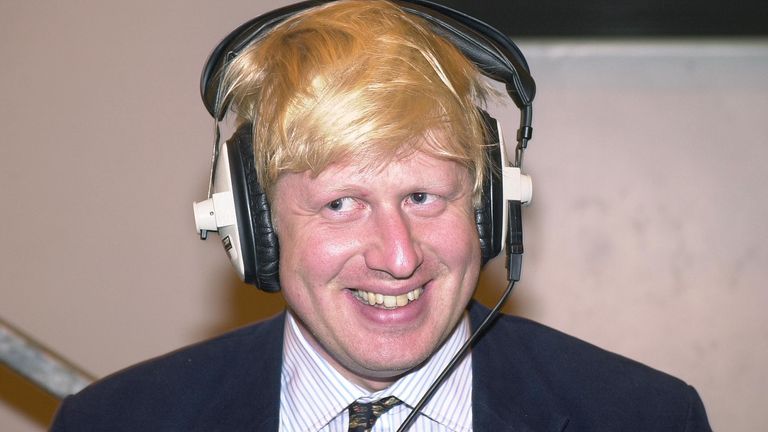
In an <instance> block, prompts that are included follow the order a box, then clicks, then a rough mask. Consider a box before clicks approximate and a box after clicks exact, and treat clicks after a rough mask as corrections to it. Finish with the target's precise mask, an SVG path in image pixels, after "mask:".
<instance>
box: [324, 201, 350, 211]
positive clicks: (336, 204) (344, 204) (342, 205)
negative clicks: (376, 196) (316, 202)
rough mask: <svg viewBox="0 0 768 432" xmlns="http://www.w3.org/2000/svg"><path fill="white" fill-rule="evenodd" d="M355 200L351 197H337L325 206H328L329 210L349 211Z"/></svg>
mask: <svg viewBox="0 0 768 432" xmlns="http://www.w3.org/2000/svg"><path fill="white" fill-rule="evenodd" d="M354 205H355V201H354V200H353V199H352V198H349V197H344V198H337V199H335V200H333V201H331V202H329V203H328V204H326V205H325V207H326V208H328V209H329V210H331V211H334V212H343V211H349V210H352V209H353V208H354Z"/></svg>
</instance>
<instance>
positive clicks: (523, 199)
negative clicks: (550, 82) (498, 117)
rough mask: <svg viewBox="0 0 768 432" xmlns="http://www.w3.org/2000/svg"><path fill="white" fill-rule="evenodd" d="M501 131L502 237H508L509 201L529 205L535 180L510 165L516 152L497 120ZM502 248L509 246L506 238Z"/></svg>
mask: <svg viewBox="0 0 768 432" xmlns="http://www.w3.org/2000/svg"><path fill="white" fill-rule="evenodd" d="M496 126H497V128H498V131H499V147H500V150H501V151H500V153H501V177H502V196H503V198H504V205H503V214H502V224H501V227H502V228H501V229H502V231H501V235H502V237H501V238H502V239H506V238H507V231H508V230H509V217H510V216H509V208H508V206H507V203H508V202H510V201H517V202H519V203H520V204H522V205H528V204H530V203H531V200H532V199H533V181H532V180H531V177H530V176H528V175H526V174H523V173H522V171H521V170H520V168H519V167H513V166H510V165H509V162H508V161H509V160H510V158H509V155H510V154H514V149H509V148H507V146H506V145H505V143H504V134H503V133H502V130H501V123H499V122H498V121H497V122H496ZM501 244H502V248H506V247H507V242H506V240H502V242H501Z"/></svg>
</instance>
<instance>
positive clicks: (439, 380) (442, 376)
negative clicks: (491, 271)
mask: <svg viewBox="0 0 768 432" xmlns="http://www.w3.org/2000/svg"><path fill="white" fill-rule="evenodd" d="M515 282H516V281H515V279H512V280H510V281H509V284H508V285H507V289H506V290H505V291H504V294H502V296H501V298H500V299H499V301H498V303H496V306H494V308H493V309H491V311H490V312H489V313H488V316H486V317H485V319H484V320H483V322H482V323H481V324H480V325H479V326H478V327H477V329H476V330H475V331H474V332H473V333H472V335H471V336H470V337H469V339H467V340H466V342H464V345H462V346H461V348H460V349H459V351H458V352H457V353H456V354H455V355H454V356H453V358H451V361H450V362H449V363H448V365H447V366H446V367H445V368H444V369H443V371H442V372H440V375H439V376H438V377H437V379H435V382H433V383H432V385H431V386H429V388H428V389H427V392H426V393H424V396H422V397H421V400H419V402H418V403H417V404H416V405H415V406H414V407H413V410H412V411H411V413H410V414H408V417H406V418H405V421H403V423H402V424H401V425H400V427H399V428H398V429H397V432H405V431H406V430H408V428H409V427H410V426H411V423H413V421H414V420H415V419H416V416H417V415H418V414H419V413H420V412H421V409H422V408H423V407H424V405H425V404H426V403H427V402H429V400H430V399H431V398H432V395H434V394H435V392H436V391H437V389H438V388H439V387H440V385H442V384H443V382H444V381H445V380H446V378H448V375H450V374H451V372H453V369H454V368H455V367H456V365H457V364H458V363H459V361H460V360H462V359H463V358H464V355H465V354H466V353H467V351H469V348H470V347H471V346H472V345H473V344H474V343H475V341H476V340H477V339H478V338H479V337H480V336H481V334H482V333H483V331H484V330H485V329H486V328H487V327H488V326H489V325H490V323H491V322H492V321H493V319H494V318H496V316H497V315H498V314H499V310H500V309H501V307H502V306H503V305H504V303H506V301H507V298H509V295H510V294H511V293H512V288H514V286H515Z"/></svg>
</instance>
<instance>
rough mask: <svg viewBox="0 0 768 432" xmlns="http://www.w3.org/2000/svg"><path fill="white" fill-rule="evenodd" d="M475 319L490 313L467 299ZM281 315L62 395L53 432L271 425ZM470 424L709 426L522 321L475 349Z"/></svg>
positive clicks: (572, 343) (694, 409) (693, 400)
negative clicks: (62, 400)
mask: <svg viewBox="0 0 768 432" xmlns="http://www.w3.org/2000/svg"><path fill="white" fill-rule="evenodd" d="M469 312H470V318H471V321H472V325H473V326H477V325H478V324H479V323H480V321H481V320H482V319H483V318H484V317H485V315H486V314H487V312H488V311H487V309H485V308H484V307H482V306H480V305H478V304H476V303H472V304H470V306H469ZM284 321H285V320H284V316H283V315H281V316H278V317H276V318H273V319H270V320H268V321H265V322H262V323H258V324H254V325H251V326H249V327H245V328H243V329H240V330H236V331H234V332H232V333H229V334H226V335H224V336H221V337H218V338H216V339H213V340H210V341H207V342H203V343H200V344H197V345H193V346H191V347H188V348H184V349H181V350H179V351H176V352H173V353H170V354H168V355H165V356H163V357H160V358H157V359H154V360H150V361H147V362H144V363H141V364H139V365H136V366H133V367H131V368H129V369H127V370H125V371H122V372H118V373H117V374H114V375H112V376H110V377H108V378H106V379H104V380H102V381H100V382H98V383H96V384H94V385H92V386H90V387H88V388H86V389H85V390H83V391H81V392H80V393H79V394H77V395H76V396H71V397H69V398H67V399H65V400H64V402H63V403H62V406H61V407H60V408H59V412H58V414H57V417H56V420H55V422H54V424H53V426H52V428H51V430H52V431H131V432H133V431H206V432H207V431H276V430H278V419H279V409H280V369H281V361H282V360H281V358H282V347H283V325H284ZM472 368H473V381H474V382H473V394H472V397H473V402H472V403H473V422H474V429H475V430H476V431H517V432H534V431H536V432H549V431H569V432H576V431H637V432H649V431H680V432H683V431H685V432H694V431H709V430H710V428H709V424H708V422H707V417H706V413H705V411H704V407H703V405H702V403H701V400H700V399H699V397H698V395H697V394H696V391H695V390H694V389H693V388H692V387H690V386H688V385H686V384H685V383H683V382H682V381H679V380H678V379H676V378H673V377H671V376H668V375H665V374H663V373H661V372H658V371H655V370H653V369H650V368H648V367H646V366H643V365H641V364H639V363H636V362H634V361H632V360H628V359H626V358H623V357H621V356H618V355H616V354H612V353H609V352H607V351H603V350H601V349H599V348H596V347H594V346H592V345H589V344H587V343H585V342H583V341H580V340H578V339H575V338H573V337H570V336H567V335H565V334H563V333H560V332H557V331H555V330H552V329H550V328H547V327H545V326H542V325H540V324H537V323H534V322H532V321H528V320H525V319H521V318H515V317H508V316H503V317H501V318H500V319H498V320H497V321H496V322H495V323H494V325H493V326H492V327H491V328H490V329H489V330H488V331H487V333H486V334H485V335H484V336H483V337H482V338H481V339H480V340H479V342H478V343H477V344H476V345H475V346H474V347H473V350H472Z"/></svg>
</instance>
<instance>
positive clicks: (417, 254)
mask: <svg viewBox="0 0 768 432" xmlns="http://www.w3.org/2000/svg"><path fill="white" fill-rule="evenodd" d="M371 222H372V223H371V224H370V225H369V226H370V230H369V231H370V232H368V233H367V235H370V237H369V239H370V243H369V244H370V246H369V247H368V249H367V251H366V253H365V262H366V265H367V266H368V268H370V269H372V270H378V271H382V272H386V273H388V274H389V275H391V276H392V277H394V278H396V279H406V278H408V277H410V276H411V275H413V273H414V272H415V271H416V269H418V268H419V266H420V265H421V263H422V260H423V254H422V250H421V246H420V244H419V242H418V239H416V238H415V236H414V233H413V229H412V227H411V222H410V221H409V220H408V217H407V215H404V214H403V213H402V211H401V210H400V209H396V210H395V209H393V210H392V211H386V212H381V213H378V214H376V215H375V216H373V217H372V221H371Z"/></svg>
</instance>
